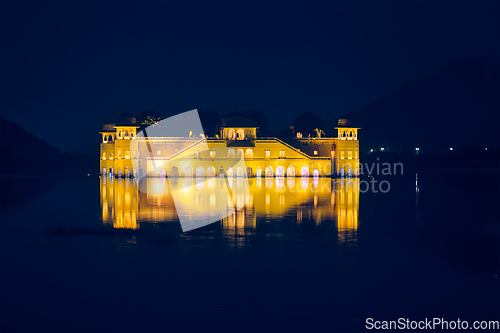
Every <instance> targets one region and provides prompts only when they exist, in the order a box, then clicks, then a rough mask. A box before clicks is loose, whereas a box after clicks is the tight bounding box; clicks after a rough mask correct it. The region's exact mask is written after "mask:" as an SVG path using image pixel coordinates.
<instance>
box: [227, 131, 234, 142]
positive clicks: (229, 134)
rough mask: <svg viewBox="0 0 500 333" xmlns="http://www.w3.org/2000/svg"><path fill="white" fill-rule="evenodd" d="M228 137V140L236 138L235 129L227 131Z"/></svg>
mask: <svg viewBox="0 0 500 333" xmlns="http://www.w3.org/2000/svg"><path fill="white" fill-rule="evenodd" d="M227 139H228V140H234V129H232V128H231V129H230V130H229V131H228V132H227Z"/></svg>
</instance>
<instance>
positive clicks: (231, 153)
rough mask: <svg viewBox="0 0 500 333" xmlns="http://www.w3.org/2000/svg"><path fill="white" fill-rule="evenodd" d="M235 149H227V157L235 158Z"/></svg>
mask: <svg viewBox="0 0 500 333" xmlns="http://www.w3.org/2000/svg"><path fill="white" fill-rule="evenodd" d="M234 157H235V156H234V149H229V150H228V151H227V158H228V159H230V160H234Z"/></svg>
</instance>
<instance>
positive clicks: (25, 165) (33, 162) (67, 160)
mask: <svg viewBox="0 0 500 333" xmlns="http://www.w3.org/2000/svg"><path fill="white" fill-rule="evenodd" d="M95 161H97V163H96V162H95ZM94 164H97V165H96V166H94ZM46 169H59V170H63V169H66V170H73V169H88V170H90V169H95V170H99V154H98V153H96V154H69V153H61V151H60V150H59V149H57V148H55V147H53V146H51V145H50V144H48V143H47V142H45V141H44V140H42V139H40V138H38V137H37V136H35V135H34V134H32V133H30V132H28V131H26V130H25V129H24V128H22V127H21V126H19V125H18V124H16V123H14V122H11V121H8V120H6V119H5V118H3V117H0V172H18V171H22V172H25V171H29V172H38V171H42V170H46Z"/></svg>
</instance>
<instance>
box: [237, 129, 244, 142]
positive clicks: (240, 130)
mask: <svg viewBox="0 0 500 333" xmlns="http://www.w3.org/2000/svg"><path fill="white" fill-rule="evenodd" d="M237 133H238V140H245V131H243V130H242V129H239V130H238V132H237Z"/></svg>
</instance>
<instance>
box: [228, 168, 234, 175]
mask: <svg viewBox="0 0 500 333" xmlns="http://www.w3.org/2000/svg"><path fill="white" fill-rule="evenodd" d="M227 176H228V177H233V176H234V171H233V168H231V167H229V168H228V169H227Z"/></svg>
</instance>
